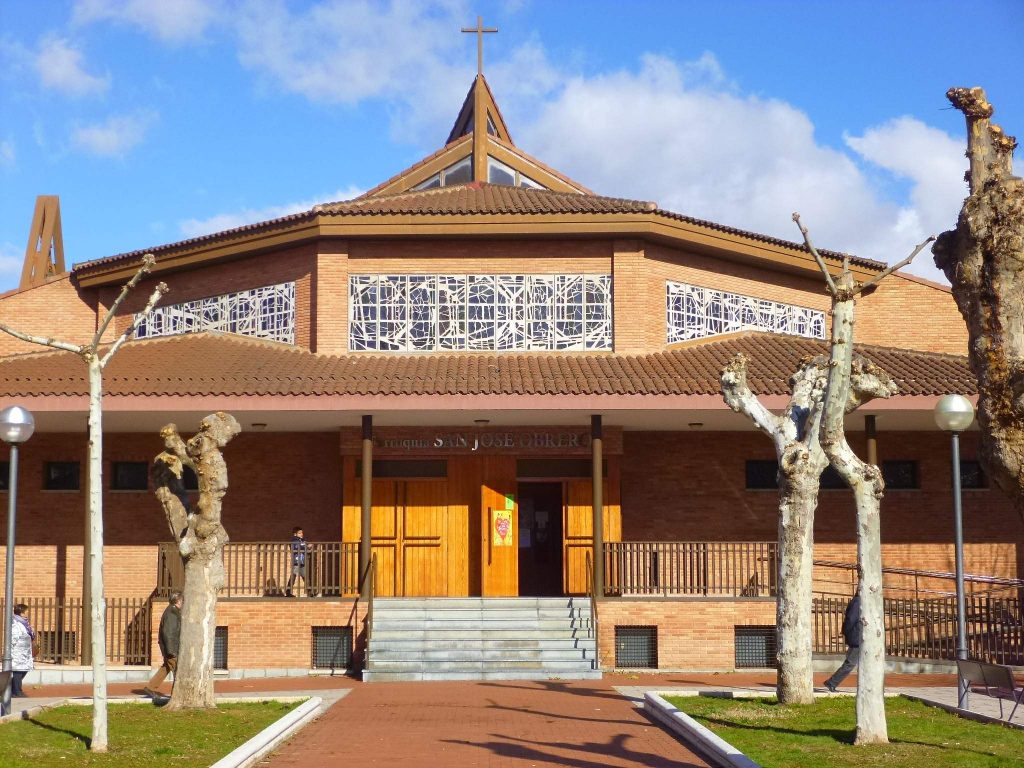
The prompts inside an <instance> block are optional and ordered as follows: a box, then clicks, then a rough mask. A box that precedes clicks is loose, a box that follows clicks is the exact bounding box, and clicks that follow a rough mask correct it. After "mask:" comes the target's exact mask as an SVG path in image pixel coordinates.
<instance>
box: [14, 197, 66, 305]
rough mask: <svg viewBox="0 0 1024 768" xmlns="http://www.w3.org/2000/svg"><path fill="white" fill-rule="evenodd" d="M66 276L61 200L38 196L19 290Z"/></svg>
mask: <svg viewBox="0 0 1024 768" xmlns="http://www.w3.org/2000/svg"><path fill="white" fill-rule="evenodd" d="M63 273H64V236H63V234H62V233H61V227H60V198H59V197H57V195H39V196H38V197H37V198H36V208H35V212H34V213H33V214H32V228H31V229H30V230H29V233H28V245H26V246H25V261H24V264H23V265H22V268H21V283H20V284H19V286H18V287H19V288H30V287H32V286H34V285H42V284H43V283H45V282H46V279H47V278H48V277H52V276H53V275H60V274H63Z"/></svg>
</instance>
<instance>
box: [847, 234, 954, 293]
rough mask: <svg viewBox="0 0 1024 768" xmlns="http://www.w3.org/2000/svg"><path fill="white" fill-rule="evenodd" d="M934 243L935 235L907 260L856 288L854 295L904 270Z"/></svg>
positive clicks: (919, 246)
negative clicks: (897, 271)
mask: <svg viewBox="0 0 1024 768" xmlns="http://www.w3.org/2000/svg"><path fill="white" fill-rule="evenodd" d="M934 241H935V235H932V236H930V237H929V238H928V239H927V240H925V241H924V242H923V243H919V244H918V245H917V247H916V248H914V251H913V253H911V254H910V255H909V256H907V258H905V259H904V260H903V261H901V262H899V263H898V264H893V265H892V266H891V267H886V268H885V269H883V270H882V271H881V272H879V273H878V274H877V275H875V276H874V277H872V278H871V279H870V280H867V281H865V282H863V283H860V284H859V285H858V286H857V287H856V288H854V293H863V292H864V291H865V290H867V289H868V288H870V287H872V286H874V285H878V283H880V282H881V281H882V279H883V278H886V277H888V276H889V275H891V274H892V273H893V272H895V271H896V270H899V269H903V268H904V267H905V266H907V264H909V263H910V262H912V261H913V260H914V257H915V256H917V254H919V253H920V252H921V251H923V250H924V248H925V246H927V245H928V244H929V243H932V242H934Z"/></svg>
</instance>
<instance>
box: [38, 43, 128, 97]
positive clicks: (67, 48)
mask: <svg viewBox="0 0 1024 768" xmlns="http://www.w3.org/2000/svg"><path fill="white" fill-rule="evenodd" d="M83 63H84V62H83V57H82V53H81V51H79V50H77V49H76V48H74V47H73V46H72V45H71V43H69V42H68V41H67V40H65V39H64V38H61V37H55V36H47V37H44V38H43V39H42V40H40V41H39V50H38V52H37V53H36V54H35V58H34V61H33V64H34V66H35V69H36V72H37V73H38V74H39V79H40V82H41V83H42V84H43V86H44V87H46V88H52V89H53V90H56V91H60V92H62V93H65V94H67V95H69V96H89V95H92V94H99V93H105V92H106V91H107V90H108V89H109V88H110V75H109V74H106V75H103V76H99V75H90V74H89V73H88V72H86V71H85V69H84V68H83Z"/></svg>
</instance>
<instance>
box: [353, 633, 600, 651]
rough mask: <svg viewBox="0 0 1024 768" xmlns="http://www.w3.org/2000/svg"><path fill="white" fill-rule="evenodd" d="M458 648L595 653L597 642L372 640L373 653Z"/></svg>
mask: <svg viewBox="0 0 1024 768" xmlns="http://www.w3.org/2000/svg"><path fill="white" fill-rule="evenodd" d="M458 648H480V649H483V650H486V651H490V650H506V651H518V650H553V651H564V650H572V651H575V650H577V649H581V650H593V649H594V639H593V638H582V639H579V640H574V639H572V638H567V637H553V638H537V637H533V636H531V637H526V638H521V639H500V640H493V639H489V640H485V639H483V638H475V639H466V638H462V637H459V638H453V639H448V640H438V639H430V638H427V639H420V640H410V639H407V638H405V637H404V636H403V637H400V638H396V639H382V638H380V637H378V636H377V635H374V636H373V637H372V638H371V640H370V650H371V651H372V652H374V653H376V652H377V651H399V650H403V649H410V650H413V649H422V650H425V651H426V650H430V651H435V650H436V651H444V650H453V649H458Z"/></svg>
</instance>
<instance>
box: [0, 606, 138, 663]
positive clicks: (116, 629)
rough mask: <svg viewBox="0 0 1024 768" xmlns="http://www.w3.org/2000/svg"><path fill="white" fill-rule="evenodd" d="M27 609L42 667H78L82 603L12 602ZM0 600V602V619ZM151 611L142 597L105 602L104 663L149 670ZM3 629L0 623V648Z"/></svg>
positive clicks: (80, 652) (86, 618)
mask: <svg viewBox="0 0 1024 768" xmlns="http://www.w3.org/2000/svg"><path fill="white" fill-rule="evenodd" d="M15 603H16V604H17V603H24V604H25V605H26V606H27V610H26V616H27V617H28V620H29V622H30V623H31V624H32V628H33V629H34V630H35V631H36V640H37V642H38V643H39V655H38V656H36V661H37V662H39V663H46V664H81V663H82V643H83V642H84V639H85V633H84V632H83V622H88V621H89V618H88V617H87V616H84V615H83V611H82V599H81V598H68V599H63V600H62V599H59V598H56V597H29V598H23V599H20V600H15ZM2 611H3V600H2V599H0V615H2ZM151 626H152V607H151V604H150V601H149V600H148V599H147V598H144V597H128V598H107V663H108V664H139V665H143V666H149V664H150V661H151V636H150V632H151V630H150V628H151ZM3 633H4V627H3V622H0V644H2V643H3Z"/></svg>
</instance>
